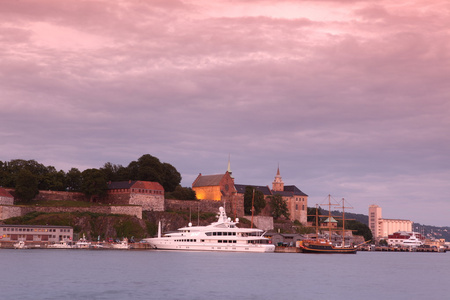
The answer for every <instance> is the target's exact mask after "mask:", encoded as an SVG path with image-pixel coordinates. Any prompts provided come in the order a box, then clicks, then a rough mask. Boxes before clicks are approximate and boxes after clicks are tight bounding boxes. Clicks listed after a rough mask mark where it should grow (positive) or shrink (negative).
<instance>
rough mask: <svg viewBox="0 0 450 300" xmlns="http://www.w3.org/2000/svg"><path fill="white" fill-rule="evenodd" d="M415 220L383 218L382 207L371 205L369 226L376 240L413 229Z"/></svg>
mask: <svg viewBox="0 0 450 300" xmlns="http://www.w3.org/2000/svg"><path fill="white" fill-rule="evenodd" d="M412 225H413V222H412V221H410V220H400V219H383V218H382V213H381V207H379V206H378V205H375V204H373V205H370V206H369V228H370V230H371V231H372V236H373V238H374V240H376V241H379V240H380V239H387V238H388V236H389V235H392V234H393V233H395V232H398V231H406V232H411V231H412Z"/></svg>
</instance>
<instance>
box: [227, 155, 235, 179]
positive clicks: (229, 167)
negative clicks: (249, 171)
mask: <svg viewBox="0 0 450 300" xmlns="http://www.w3.org/2000/svg"><path fill="white" fill-rule="evenodd" d="M227 172H228V173H230V177H231V178H233V179H234V177H233V175H232V174H233V172H231V163H230V154H228V168H227Z"/></svg>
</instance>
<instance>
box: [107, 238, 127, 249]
mask: <svg viewBox="0 0 450 300" xmlns="http://www.w3.org/2000/svg"><path fill="white" fill-rule="evenodd" d="M111 248H113V249H125V250H128V249H130V244H128V239H127V238H124V239H123V240H122V241H121V242H120V243H116V244H111Z"/></svg>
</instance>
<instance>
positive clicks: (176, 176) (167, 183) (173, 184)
mask: <svg viewBox="0 0 450 300" xmlns="http://www.w3.org/2000/svg"><path fill="white" fill-rule="evenodd" d="M162 168H163V174H162V181H163V182H162V186H163V187H164V191H167V192H172V191H175V189H176V188H177V187H178V186H179V185H180V182H181V174H180V173H179V172H178V171H177V169H175V167H174V166H172V165H171V164H168V163H163V164H162Z"/></svg>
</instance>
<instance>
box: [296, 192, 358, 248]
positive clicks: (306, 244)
mask: <svg viewBox="0 0 450 300" xmlns="http://www.w3.org/2000/svg"><path fill="white" fill-rule="evenodd" d="M327 205H328V219H327V220H328V228H327V230H328V238H327V239H321V238H319V217H324V216H319V214H318V209H317V206H316V215H315V217H316V237H317V238H316V239H311V240H303V241H300V242H299V245H298V246H299V248H300V252H302V253H340V254H355V253H356V251H357V247H355V246H353V245H345V208H346V207H345V206H344V199H342V207H341V208H342V229H341V230H342V244H341V245H334V244H333V243H332V242H331V232H332V231H333V228H332V227H331V220H332V217H331V206H332V204H331V195H328V204H327Z"/></svg>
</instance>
